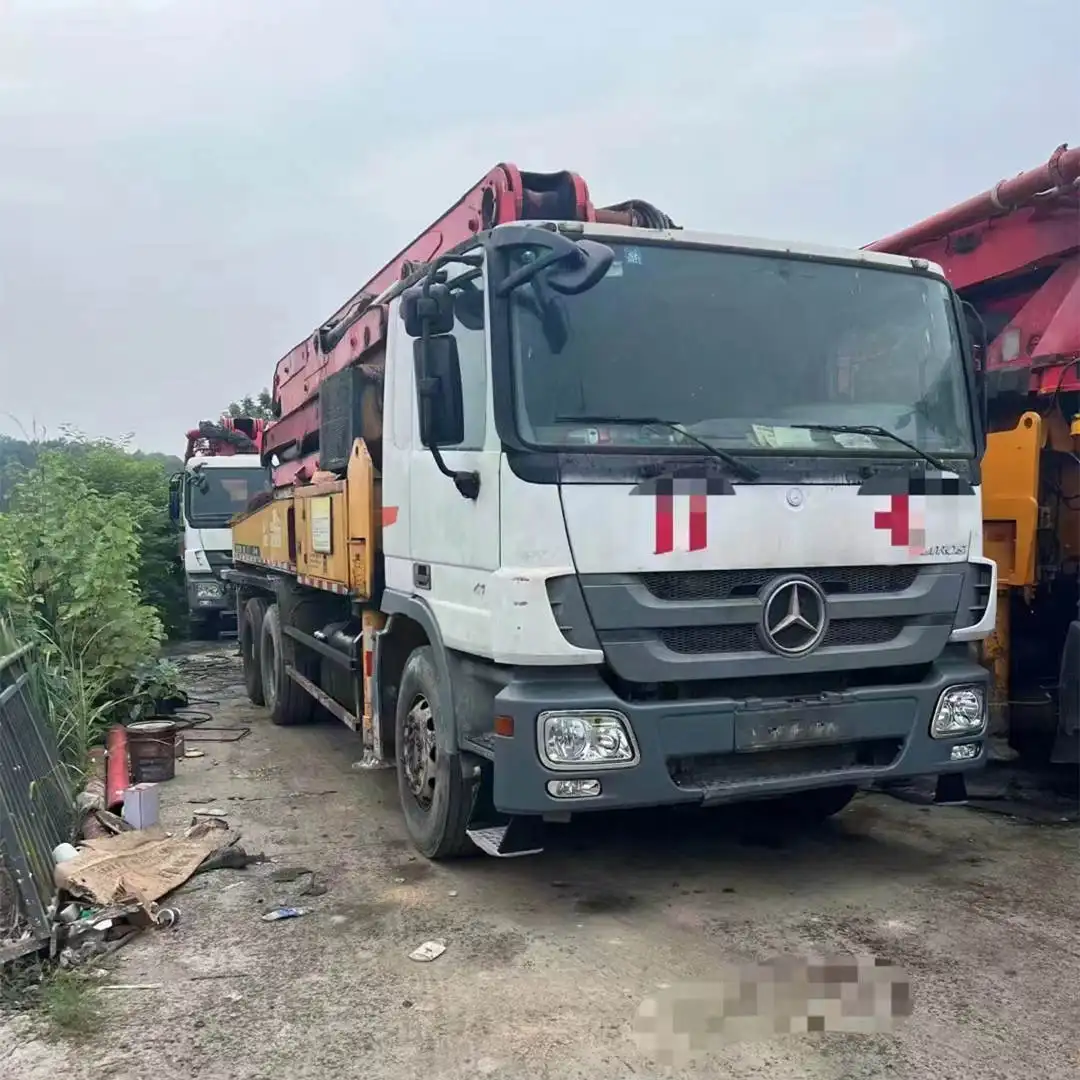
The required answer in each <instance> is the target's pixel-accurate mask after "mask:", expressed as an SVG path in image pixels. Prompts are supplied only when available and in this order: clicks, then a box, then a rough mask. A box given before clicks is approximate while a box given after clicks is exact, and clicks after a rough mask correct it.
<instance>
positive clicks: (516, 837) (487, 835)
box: [465, 815, 544, 859]
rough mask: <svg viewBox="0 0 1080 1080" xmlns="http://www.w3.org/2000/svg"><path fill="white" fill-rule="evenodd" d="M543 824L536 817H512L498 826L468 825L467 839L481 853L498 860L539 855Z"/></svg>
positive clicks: (542, 847)
mask: <svg viewBox="0 0 1080 1080" xmlns="http://www.w3.org/2000/svg"><path fill="white" fill-rule="evenodd" d="M543 829H544V822H543V819H542V818H538V817H533V816H531V815H530V816H529V817H512V818H510V819H509V820H508V821H506V822H505V823H503V824H499V825H486V826H485V825H480V824H479V823H478V824H477V825H470V826H469V828H468V829H466V830H465V832H466V834H467V835H468V837H469V839H470V840H471V841H472V842H473V843H474V844H475V845H476V846H477V847H478V848H479V849H480V850H481V851H483V852H486V853H487V854H488V855H494V856H495V857H496V858H499V859H511V858H515V857H516V856H519V855H539V854H540V852H542V851H543V850H544V837H543Z"/></svg>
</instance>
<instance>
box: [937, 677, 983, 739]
mask: <svg viewBox="0 0 1080 1080" xmlns="http://www.w3.org/2000/svg"><path fill="white" fill-rule="evenodd" d="M985 726H986V696H985V692H984V691H983V688H982V687H981V686H950V687H949V688H948V689H947V690H944V691H942V694H941V697H940V698H939V699H938V703H937V708H936V709H935V710H934V719H933V720H931V721H930V737H931V738H933V739H950V738H956V737H957V736H958V735H977V734H978V733H979V732H981V731H982V730H983V728H984V727H985Z"/></svg>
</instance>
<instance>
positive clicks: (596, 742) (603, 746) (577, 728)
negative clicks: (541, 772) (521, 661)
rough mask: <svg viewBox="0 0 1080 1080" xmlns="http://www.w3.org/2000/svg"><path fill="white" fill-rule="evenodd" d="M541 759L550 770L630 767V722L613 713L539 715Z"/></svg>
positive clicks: (634, 754)
mask: <svg viewBox="0 0 1080 1080" xmlns="http://www.w3.org/2000/svg"><path fill="white" fill-rule="evenodd" d="M538 736H539V744H540V756H541V758H543V761H544V764H545V765H548V766H549V767H551V768H552V769H575V768H588V767H591V766H605V765H606V766H609V767H611V766H617V765H632V764H633V763H634V761H635V760H636V758H637V750H636V748H635V746H634V743H633V740H632V738H631V736H630V724H629V721H628V720H627V719H626V717H625V716H623V714H622V713H619V712H615V711H613V710H603V709H601V710H596V711H592V712H569V711H567V712H554V711H552V712H542V713H541V714H540V717H539V720H538Z"/></svg>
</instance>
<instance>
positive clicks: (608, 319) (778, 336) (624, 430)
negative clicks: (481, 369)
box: [510, 244, 975, 456]
mask: <svg viewBox="0 0 1080 1080" xmlns="http://www.w3.org/2000/svg"><path fill="white" fill-rule="evenodd" d="M611 246H612V247H613V248H614V250H615V262H614V263H613V264H612V266H611V268H610V270H609V271H608V273H607V275H606V276H605V277H604V278H603V279H602V280H601V281H600V282H599V284H597V285H596V286H594V287H593V288H592V289H590V290H589V291H588V292H585V293H582V294H579V295H576V296H559V295H555V294H553V292H552V291H551V290H550V289H544V288H543V286H542V284H541V288H540V291H537V289H536V287H535V286H534V285H533V284H532V283H529V284H526V285H523V286H521V287H519V288H518V289H516V290H514V292H513V293H512V294H511V299H510V320H511V341H512V349H513V367H514V378H515V382H516V384H517V390H516V393H515V400H516V409H517V422H518V425H519V428H520V432H521V435H522V437H523V438H524V439H525V441H527V442H529V443H532V444H534V445H547V446H552V445H554V446H566V445H570V444H576V445H579V446H581V445H585V446H587V445H598V444H599V445H609V446H626V447H634V448H641V449H644V448H647V447H653V448H657V449H659V448H673V447H677V448H680V449H681V448H683V447H685V448H686V449H692V448H694V447H695V444H694V443H693V442H692V441H691V440H689V439H688V438H684V437H682V436H681V435H680V432H679V431H678V430H677V429H676V430H672V428H671V427H670V424H669V426H666V427H663V426H657V425H655V424H653V425H647V424H643V423H640V422H635V421H634V419H633V418H635V417H637V418H640V417H663V418H664V419H665V420H666V421H668V422H674V423H675V424H677V425H680V426H681V427H683V428H685V429H686V431H687V432H688V433H692V434H693V435H694V436H696V437H697V439H698V440H707V441H708V442H709V443H710V444H712V445H715V446H718V447H723V448H726V449H727V450H729V451H732V452H734V453H737V454H740V453H743V452H745V453H767V452H770V451H772V452H784V453H788V454H791V453H793V452H797V453H800V454H809V455H817V454H847V453H852V452H862V453H867V452H871V453H873V454H875V455H878V454H881V455H886V454H889V455H907V456H913V455H912V451H911V449H910V448H905V447H904V446H903V445H901V444H900V443H898V442H896V441H895V440H892V439H889V438H888V437H886V436H875V435H873V434H866V433H852V432H828V431H823V430H811V429H808V428H797V427H795V426H794V425H797V424H808V425H815V424H818V425H823V426H827V425H844V426H848V427H851V426H865V425H869V426H876V427H879V428H882V429H886V430H888V431H891V432H894V433H895V434H897V435H899V436H901V437H902V438H903V439H905V440H907V441H908V442H910V443H913V444H914V445H915V446H917V447H919V448H920V449H922V450H925V451H927V452H929V453H931V454H935V455H938V456H941V455H954V456H973V455H974V453H975V446H974V439H973V433H972V427H971V415H970V410H969V407H968V406H969V402H968V390H967V382H966V374H965V369H964V364H963V357H962V352H961V348H960V342H959V336H958V333H957V328H956V323H955V319H954V315H953V310H952V305H951V300H950V293H949V290H948V287H947V286H946V285H945V283H944V282H942V281H940V280H938V279H936V278H932V277H927V276H923V275H919V274H915V273H908V272H903V271H894V270H888V269H882V268H879V267H869V266H865V265H853V264H840V263H829V262H821V261H811V260H807V259H798V258H788V257H781V256H773V255H759V254H743V253H733V252H729V251H718V250H715V249H702V248H697V249H695V248H690V247H678V248H676V247H664V246H659V245H648V244H643V245H640V246H629V245H625V244H612V245H611ZM527 257H528V255H526V256H525V258H527ZM576 417H591V418H592V419H591V420H590V421H587V422H586V421H582V422H578V421H577V420H576V419H575V418H576ZM618 417H627V418H628V419H627V422H625V423H620V422H618V420H617V418H618ZM599 418H603V420H604V421H606V422H601V421H600V419H599ZM697 449H698V452H700V447H697Z"/></svg>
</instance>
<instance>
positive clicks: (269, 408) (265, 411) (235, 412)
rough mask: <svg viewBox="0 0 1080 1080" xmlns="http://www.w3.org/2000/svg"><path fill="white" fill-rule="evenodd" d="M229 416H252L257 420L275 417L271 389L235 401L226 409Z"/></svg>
mask: <svg viewBox="0 0 1080 1080" xmlns="http://www.w3.org/2000/svg"><path fill="white" fill-rule="evenodd" d="M226 411H227V412H228V414H229V416H250V417H252V418H254V419H255V420H273V419H274V399H273V397H272V396H271V394H270V391H269V390H265V389H264V390H260V391H259V393H258V396H257V397H245V398H241V399H240V400H239V401H234V402H233V403H232V404H231V405H230V406H229V407H228V409H227V410H226Z"/></svg>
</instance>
